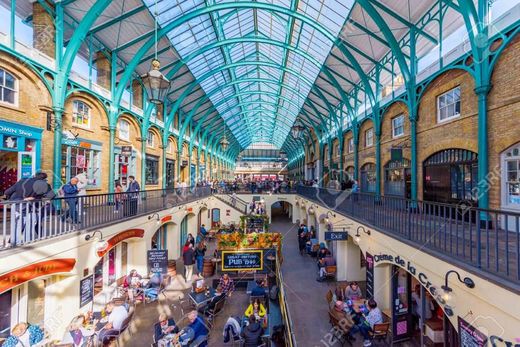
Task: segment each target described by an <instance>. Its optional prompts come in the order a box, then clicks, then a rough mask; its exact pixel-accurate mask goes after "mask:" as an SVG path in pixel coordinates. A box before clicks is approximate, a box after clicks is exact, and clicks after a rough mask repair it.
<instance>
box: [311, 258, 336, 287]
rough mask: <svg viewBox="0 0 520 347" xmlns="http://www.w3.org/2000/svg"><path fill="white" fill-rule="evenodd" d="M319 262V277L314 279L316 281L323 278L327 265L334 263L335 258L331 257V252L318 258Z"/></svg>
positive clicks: (320, 280)
mask: <svg viewBox="0 0 520 347" xmlns="http://www.w3.org/2000/svg"><path fill="white" fill-rule="evenodd" d="M318 263H319V268H320V272H319V277H318V278H317V279H316V281H318V282H322V281H323V280H324V279H325V274H326V272H327V266H334V265H336V260H334V258H333V257H332V254H330V253H329V254H328V255H327V256H326V257H324V258H322V259H320V261H319V262H318Z"/></svg>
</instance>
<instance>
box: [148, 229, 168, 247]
mask: <svg viewBox="0 0 520 347" xmlns="http://www.w3.org/2000/svg"><path fill="white" fill-rule="evenodd" d="M167 235H168V227H167V225H163V226H161V227H160V228H159V230H157V231H156V232H155V234H154V235H153V236H152V249H166V248H167V247H168V245H167Z"/></svg>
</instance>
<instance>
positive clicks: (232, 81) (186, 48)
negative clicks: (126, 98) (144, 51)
mask: <svg viewBox="0 0 520 347" xmlns="http://www.w3.org/2000/svg"><path fill="white" fill-rule="evenodd" d="M230 2H233V1H231V0H206V1H204V0H184V1H183V0H174V1H171V0H157V1H156V0H145V3H146V5H147V6H148V7H149V8H150V12H151V13H154V14H156V16H157V18H158V23H159V25H160V26H161V27H164V26H166V25H167V24H168V23H170V22H172V21H174V20H175V19H177V18H179V17H181V16H183V15H185V14H187V13H190V12H192V11H194V10H197V9H202V8H204V7H209V6H213V5H218V4H223V3H230ZM259 2H265V3H268V4H273V5H278V6H280V7H284V8H287V7H289V6H288V1H281V0H261V1H259ZM352 3H353V0H349V1H345V0H301V1H298V0H293V1H292V3H291V4H289V5H290V6H291V8H294V9H295V10H296V11H297V13H300V14H301V15H304V16H305V17H306V18H309V19H311V20H313V21H316V22H317V23H319V24H321V25H323V26H324V27H326V28H327V29H328V31H329V32H330V33H331V34H332V35H334V36H337V35H338V34H339V32H340V30H341V28H342V26H343V24H344V23H345V19H346V16H347V15H348V14H349V12H350V10H351V6H352ZM168 38H169V39H170V41H171V42H172V44H173V46H174V47H175V49H176V51H177V52H178V53H179V55H180V58H181V59H183V60H185V61H186V65H187V66H188V68H189V69H190V71H191V73H192V74H193V75H194V77H195V78H196V79H197V82H198V83H199V84H200V86H201V87H202V89H203V90H204V92H205V93H206V95H207V96H208V97H209V99H210V100H211V101H212V103H213V105H214V106H215V108H216V110H217V111H218V113H219V115H220V117H222V118H223V119H224V121H225V122H226V124H227V126H228V127H229V129H231V131H232V132H233V134H234V136H235V138H236V139H237V140H238V141H239V143H240V145H241V146H242V147H243V148H245V147H247V146H248V145H249V144H251V143H255V142H269V143H273V144H274V145H276V146H278V147H281V146H282V145H283V144H284V142H285V139H286V138H287V135H288V133H289V131H290V128H291V126H292V124H293V123H294V121H295V119H296V117H297V116H298V114H299V113H300V110H301V109H302V107H303V104H304V102H305V100H306V98H307V96H308V95H309V92H311V89H312V87H313V84H314V81H315V79H316V77H317V76H318V74H319V72H320V65H321V64H323V62H324V61H325V59H326V58H327V55H328V54H329V52H330V50H331V47H332V44H333V42H332V41H331V40H329V39H327V38H326V37H325V36H324V35H323V34H322V33H321V32H319V31H318V30H316V29H315V28H313V27H311V26H310V25H307V24H305V23H304V22H303V21H300V20H295V18H294V17H293V16H289V15H288V14H285V13H283V12H273V11H264V10H261V9H256V8H246V7H244V8H235V9H225V10H221V11H213V12H210V13H207V14H202V15H200V16H196V17H194V18H193V19H191V20H189V21H186V22H184V23H183V24H182V25H180V26H179V27H178V28H177V29H176V30H174V31H171V32H170V33H169V34H168ZM223 42H229V44H222V43H223ZM273 42H276V44H273ZM288 47H291V49H288ZM295 50H299V51H301V52H303V53H305V54H308V55H309V56H310V58H312V59H313V60H314V61H315V62H316V63H317V64H313V63H311V60H310V59H306V58H304V57H303V56H302V54H301V53H295ZM199 51H200V52H199ZM192 55H195V56H194V57H193V56H192Z"/></svg>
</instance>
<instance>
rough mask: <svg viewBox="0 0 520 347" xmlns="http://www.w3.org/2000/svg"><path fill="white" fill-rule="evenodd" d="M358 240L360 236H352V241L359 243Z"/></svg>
mask: <svg viewBox="0 0 520 347" xmlns="http://www.w3.org/2000/svg"><path fill="white" fill-rule="evenodd" d="M359 241H361V237H359V236H358V235H356V236H354V242H355V243H359Z"/></svg>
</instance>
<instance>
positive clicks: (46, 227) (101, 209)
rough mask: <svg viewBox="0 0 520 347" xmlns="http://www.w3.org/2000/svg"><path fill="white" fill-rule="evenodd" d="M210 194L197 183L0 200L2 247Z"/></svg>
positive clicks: (187, 201) (0, 248)
mask: <svg viewBox="0 0 520 347" xmlns="http://www.w3.org/2000/svg"><path fill="white" fill-rule="evenodd" d="M210 195H211V189H210V187H195V188H177V189H157V190H147V191H141V192H132V193H113V194H98V195H85V196H78V197H73V198H57V199H52V200H32V201H25V200H24V201H1V202H0V225H1V233H0V250H4V249H7V248H13V247H18V246H21V245H25V244H29V243H33V242H36V241H41V240H46V239H50V238H53V237H57V236H61V235H65V234H70V233H72V232H76V231H80V230H90V229H93V228H99V227H103V226H107V225H110V224H115V223H118V222H121V221H124V220H127V219H130V218H135V217H139V216H143V215H147V214H149V213H151V212H156V211H160V210H165V209H168V208H171V207H174V206H178V205H182V204H186V203H189V202H192V201H195V200H199V199H201V198H204V197H207V196H210Z"/></svg>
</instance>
